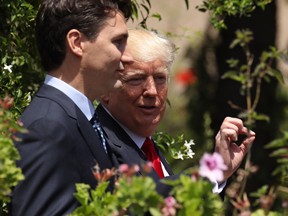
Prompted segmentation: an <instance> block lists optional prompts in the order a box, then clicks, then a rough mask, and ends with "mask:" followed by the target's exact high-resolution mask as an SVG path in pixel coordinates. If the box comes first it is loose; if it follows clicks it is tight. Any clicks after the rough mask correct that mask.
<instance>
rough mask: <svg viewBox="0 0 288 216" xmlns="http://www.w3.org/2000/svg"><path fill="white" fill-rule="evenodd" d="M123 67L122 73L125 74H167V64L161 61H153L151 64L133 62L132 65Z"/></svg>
mask: <svg viewBox="0 0 288 216" xmlns="http://www.w3.org/2000/svg"><path fill="white" fill-rule="evenodd" d="M124 67H125V70H124V72H127V73H128V72H135V73H146V74H147V73H168V68H167V64H166V63H165V62H163V61H161V60H155V61H151V62H139V61H134V62H133V63H131V64H127V65H125V66H124Z"/></svg>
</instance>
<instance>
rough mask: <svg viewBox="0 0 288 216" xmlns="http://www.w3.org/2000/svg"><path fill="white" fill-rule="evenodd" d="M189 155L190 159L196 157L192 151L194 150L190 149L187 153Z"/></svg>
mask: <svg viewBox="0 0 288 216" xmlns="http://www.w3.org/2000/svg"><path fill="white" fill-rule="evenodd" d="M187 155H188V157H189V158H193V155H195V153H194V152H193V151H192V149H189V150H188V151H187Z"/></svg>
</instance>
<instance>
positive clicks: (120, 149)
mask: <svg viewBox="0 0 288 216" xmlns="http://www.w3.org/2000/svg"><path fill="white" fill-rule="evenodd" d="M96 112H97V114H98V116H99V120H100V123H101V125H102V127H103V129H104V132H105V136H106V140H107V143H108V144H109V146H110V148H111V150H112V155H113V156H112V160H113V164H115V165H116V166H117V164H118V165H119V164H128V165H134V164H138V165H139V166H141V164H143V163H145V162H147V158H146V157H145V155H144V153H143V152H142V151H141V150H140V149H139V147H138V146H137V145H136V143H135V142H134V141H133V140H132V139H131V138H130V136H129V135H128V134H127V133H126V132H125V131H124V130H123V129H122V127H121V126H120V125H119V124H118V123H117V122H116V121H115V120H114V119H113V118H112V117H111V116H110V115H109V114H108V113H107V112H106V110H105V109H104V108H103V107H102V105H99V106H98V107H97V109H96ZM155 148H156V151H157V153H158V154H159V156H160V160H161V162H162V163H163V165H164V166H165V169H166V170H167V172H168V173H169V175H171V177H170V178H171V179H172V178H177V176H174V175H173V171H172V169H171V168H170V166H169V164H168V163H167V161H166V159H165V157H164V155H163V154H162V153H161V152H160V150H159V148H157V146H156V145H155ZM138 175H142V174H141V171H139V173H138ZM149 176H150V177H152V178H153V179H154V181H155V182H156V184H157V191H158V192H159V193H160V194H162V195H163V196H166V195H167V194H168V193H169V191H170V189H171V188H170V187H167V186H166V185H164V184H162V183H161V182H159V180H160V178H159V176H158V175H157V173H156V171H155V170H154V169H153V170H152V172H151V173H149Z"/></svg>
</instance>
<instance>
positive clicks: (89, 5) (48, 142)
mask: <svg viewBox="0 0 288 216" xmlns="http://www.w3.org/2000/svg"><path fill="white" fill-rule="evenodd" d="M130 15H131V2H130V0H43V2H42V4H41V6H40V9H39V12H38V14H37V17H36V39H37V45H38V49H39V53H40V57H41V61H42V66H43V68H44V70H45V71H46V72H47V75H46V77H45V81H44V84H43V86H42V87H41V88H40V89H39V91H38V93H37V94H36V95H35V97H34V99H33V100H32V102H31V104H30V105H29V106H28V107H27V108H26V110H25V111H24V113H23V114H22V116H21V121H22V122H23V124H24V127H25V128H27V130H28V133H26V134H20V135H19V136H20V138H21V141H20V142H18V143H16V147H17V148H18V150H19V152H20V155H21V160H20V161H19V163H18V164H19V166H20V167H21V168H22V170H23V173H24V176H25V179H24V180H23V181H22V182H20V183H19V184H18V185H17V186H16V187H15V189H14V191H13V197H12V203H11V206H10V209H9V213H10V214H11V215H19V216H25V215H27V216H33V215H37V216H38V215H41V216H44V215H47V216H52V215H67V214H69V213H71V212H72V211H73V210H74V209H75V207H76V206H77V201H76V199H75V198H74V192H75V184H76V183H87V184H89V185H90V186H92V187H95V186H96V184H97V182H96V180H95V178H94V176H93V174H92V167H93V166H94V165H95V164H96V163H98V164H99V166H100V168H101V169H104V168H111V167H112V166H113V164H112V162H111V160H110V157H109V151H107V147H106V146H105V145H106V144H105V142H101V133H100V135H98V134H97V133H96V132H95V130H94V128H93V126H92V124H91V123H90V122H89V121H90V119H91V118H92V117H93V115H94V107H93V105H92V102H93V101H94V100H95V99H96V98H98V97H99V96H100V95H102V94H104V93H106V92H107V91H108V90H109V89H110V88H112V87H113V86H114V84H115V82H116V76H117V73H118V72H119V70H121V68H122V67H121V65H122V63H125V62H129V61H131V58H130V56H129V55H125V53H124V50H125V46H126V40H127V37H128V32H127V27H126V19H127V18H129V17H130ZM121 62H122V63H121ZM95 119H97V117H96V118H94V120H95ZM93 123H94V121H93ZM96 123H97V122H96Z"/></svg>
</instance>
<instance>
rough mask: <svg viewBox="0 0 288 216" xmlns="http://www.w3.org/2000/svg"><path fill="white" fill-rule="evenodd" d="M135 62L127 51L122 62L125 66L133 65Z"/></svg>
mask: <svg viewBox="0 0 288 216" xmlns="http://www.w3.org/2000/svg"><path fill="white" fill-rule="evenodd" d="M133 61H134V59H133V57H132V55H131V54H130V53H129V51H128V50H127V49H125V51H124V52H123V55H122V57H121V62H122V63H123V64H131V63H132V62H133Z"/></svg>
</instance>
